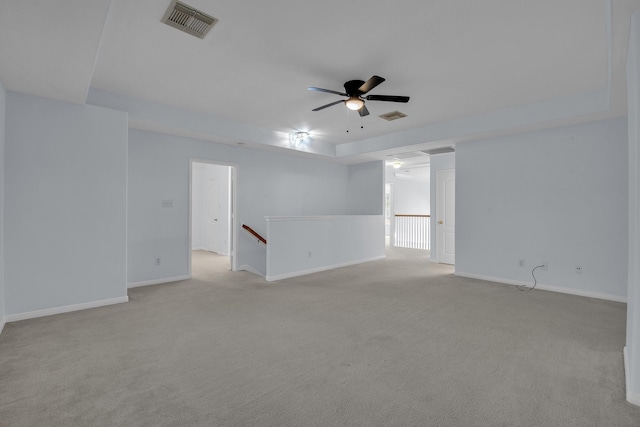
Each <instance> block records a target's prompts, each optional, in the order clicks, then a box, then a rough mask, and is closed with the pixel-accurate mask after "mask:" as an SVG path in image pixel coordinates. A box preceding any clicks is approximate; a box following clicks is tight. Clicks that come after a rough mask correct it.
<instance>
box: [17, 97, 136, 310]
mask: <svg viewBox="0 0 640 427" xmlns="http://www.w3.org/2000/svg"><path fill="white" fill-rule="evenodd" d="M5 143H6V147H5V150H6V152H5V174H6V175H5V177H6V182H5V185H6V186H5V202H6V206H5V243H6V244H5V267H6V269H5V303H6V313H7V314H8V315H10V314H19V313H28V312H33V311H39V310H45V309H50V308H56V307H64V306H69V305H75V304H83V303H89V302H96V301H102V300H110V299H115V298H122V297H126V292H127V288H126V178H127V168H126V164H127V115H126V114H125V113H122V112H118V111H113V110H107V109H104V108H100V107H93V106H87V105H72V104H67V103H63V102H58V101H53V100H48V99H44V98H38V97H35V96H30V95H24V94H19V93H15V92H8V93H7V112H6V140H5Z"/></svg>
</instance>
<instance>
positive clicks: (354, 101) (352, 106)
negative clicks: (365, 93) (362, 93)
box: [345, 96, 364, 111]
mask: <svg viewBox="0 0 640 427" xmlns="http://www.w3.org/2000/svg"><path fill="white" fill-rule="evenodd" d="M345 104H346V105H347V108H348V109H349V110H353V111H357V110H359V109H361V108H362V106H363V105H364V101H363V100H362V99H360V98H358V97H357V96H351V97H349V99H347V100H346V101H345Z"/></svg>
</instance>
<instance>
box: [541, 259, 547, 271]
mask: <svg viewBox="0 0 640 427" xmlns="http://www.w3.org/2000/svg"><path fill="white" fill-rule="evenodd" d="M540 265H541V266H542V267H540V270H547V269H549V261H542V262H541V263H540Z"/></svg>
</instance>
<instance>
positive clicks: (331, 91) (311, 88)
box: [307, 87, 349, 96]
mask: <svg viewBox="0 0 640 427" xmlns="http://www.w3.org/2000/svg"><path fill="white" fill-rule="evenodd" d="M307 90H315V91H316V92H327V93H333V94H335V95H342V96H349V95H347V94H346V93H343V92H336V91H335V90H329V89H322V88H321V87H308V88H307Z"/></svg>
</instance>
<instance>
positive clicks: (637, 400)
mask: <svg viewBox="0 0 640 427" xmlns="http://www.w3.org/2000/svg"><path fill="white" fill-rule="evenodd" d="M622 354H623V356H624V380H625V384H626V386H627V393H626V394H627V402H629V403H631V404H632V405H637V406H640V393H633V392H631V390H630V388H631V371H630V370H629V355H628V353H627V347H626V346H625V347H624V349H623V350H622Z"/></svg>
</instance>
